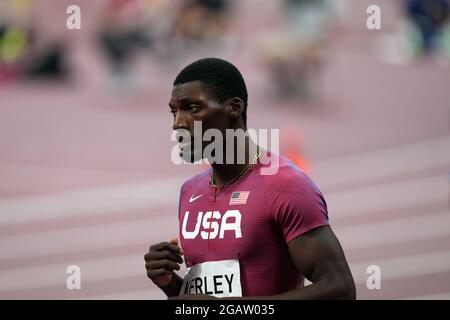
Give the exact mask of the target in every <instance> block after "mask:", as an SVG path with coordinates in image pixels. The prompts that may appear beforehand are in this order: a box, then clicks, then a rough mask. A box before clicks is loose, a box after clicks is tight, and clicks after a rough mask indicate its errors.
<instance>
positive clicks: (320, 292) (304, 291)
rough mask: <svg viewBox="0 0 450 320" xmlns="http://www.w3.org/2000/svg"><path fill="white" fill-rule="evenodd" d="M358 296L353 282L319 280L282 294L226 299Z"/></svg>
mask: <svg viewBox="0 0 450 320" xmlns="http://www.w3.org/2000/svg"><path fill="white" fill-rule="evenodd" d="M355 298H356V292H355V289H354V286H352V284H345V283H342V282H331V281H327V280H320V281H317V282H315V283H313V284H311V285H309V286H306V287H302V288H297V289H293V290H290V291H287V292H284V293H281V294H277V295H271V296H252V297H239V298H236V297H234V298H233V297H230V298H223V299H226V300H236V299H238V300H326V299H331V300H340V299H350V300H354V299H355Z"/></svg>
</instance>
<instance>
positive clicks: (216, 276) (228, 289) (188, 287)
mask: <svg viewBox="0 0 450 320" xmlns="http://www.w3.org/2000/svg"><path fill="white" fill-rule="evenodd" d="M181 294H207V295H212V296H214V297H217V298H223V297H242V288H241V271H240V267H239V261H238V260H237V259H232V260H222V261H210V262H204V263H199V264H196V265H194V266H192V267H191V268H188V269H186V276H185V277H184V280H183V285H182V286H181V291H180V295H181Z"/></svg>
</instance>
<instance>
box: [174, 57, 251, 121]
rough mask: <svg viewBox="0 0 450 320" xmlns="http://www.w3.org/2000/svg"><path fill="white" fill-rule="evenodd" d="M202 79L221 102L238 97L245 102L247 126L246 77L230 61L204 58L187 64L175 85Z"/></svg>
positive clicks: (244, 113) (244, 116) (176, 79)
mask: <svg viewBox="0 0 450 320" xmlns="http://www.w3.org/2000/svg"><path fill="white" fill-rule="evenodd" d="M192 81H200V82H201V83H202V84H203V85H205V86H206V87H207V88H208V89H211V92H212V93H213V94H214V95H215V96H216V97H217V99H218V100H219V102H220V103H223V102H225V101H226V100H228V99H231V98H234V97H238V98H241V99H242V101H243V102H244V112H243V113H242V118H243V120H244V125H245V126H247V100H248V96H247V87H246V85H245V81H244V78H243V77H242V74H241V73H240V72H239V70H238V68H236V67H235V66H234V65H233V64H231V63H230V62H228V61H226V60H223V59H219V58H204V59H200V60H197V61H194V62H192V63H191V64H189V65H188V66H186V67H185V68H184V69H183V70H181V71H180V73H179V74H178V75H177V77H176V78H175V81H174V82H173V85H174V86H176V85H179V84H184V83H187V82H192Z"/></svg>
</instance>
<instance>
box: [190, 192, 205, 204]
mask: <svg viewBox="0 0 450 320" xmlns="http://www.w3.org/2000/svg"><path fill="white" fill-rule="evenodd" d="M201 196H203V195H202V194H201V195H199V196H196V197H192V196H191V198H190V199H189V203H191V202H193V201H195V200H197V199H198V198H200V197H201Z"/></svg>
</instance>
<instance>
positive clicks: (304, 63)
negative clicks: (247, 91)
mask: <svg viewBox="0 0 450 320" xmlns="http://www.w3.org/2000/svg"><path fill="white" fill-rule="evenodd" d="M335 9H336V7H335V5H334V4H333V2H332V1H329V0H285V1H284V7H283V22H284V25H283V26H282V30H281V32H280V33H278V34H274V35H272V36H271V37H270V38H269V39H268V40H267V42H266V44H265V49H264V51H265V55H266V58H267V61H268V64H269V68H270V70H271V73H272V76H273V78H274V80H275V81H274V82H275V83H276V84H277V92H276V95H277V96H278V98H289V97H292V96H295V97H300V98H303V99H310V98H311V99H314V98H316V97H317V96H318V95H319V93H318V87H319V84H318V80H319V73H320V70H321V66H322V63H323V61H324V56H325V51H326V46H327V43H328V41H329V38H330V32H331V29H332V27H333V24H334V22H335V18H336V16H335V15H336V10H335Z"/></svg>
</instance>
